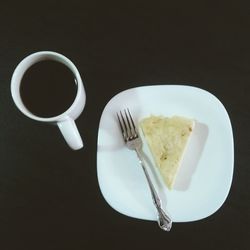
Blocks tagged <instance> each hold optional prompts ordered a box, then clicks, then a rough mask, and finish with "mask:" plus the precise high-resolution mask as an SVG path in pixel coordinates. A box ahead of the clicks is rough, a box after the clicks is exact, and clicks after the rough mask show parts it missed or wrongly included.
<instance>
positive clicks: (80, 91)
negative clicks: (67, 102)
mask: <svg viewBox="0 0 250 250" xmlns="http://www.w3.org/2000/svg"><path fill="white" fill-rule="evenodd" d="M43 60H54V61H57V62H60V63H63V64H64V65H66V66H67V67H68V68H69V69H70V70H71V71H72V73H73V74H74V77H75V79H76V84H77V94H76V97H75V100H74V101H73V103H72V105H71V106H70V107H69V108H68V109H67V110H65V112H63V113H62V114H60V115H57V116H54V117H49V118H43V117H39V116H36V115H34V114H33V113H31V112H30V111H29V110H28V109H27V108H26V106H25V105H24V103H23V101H22V98H21V95H20V85H21V80H22V77H23V75H24V73H25V72H26V71H27V69H28V68H29V67H31V66H32V65H33V64H35V63H37V62H39V61H43ZM11 94H12V98H13V100H14V102H15V104H16V106H17V107H18V109H19V110H20V111H21V112H22V113H23V114H24V115H26V116H27V117H29V118H31V119H34V120H36V121H40V122H45V123H50V124H55V125H57V126H58V127H59V129H60V131H61V133H62V135H63V137H64V139H65V140H66V142H67V143H68V145H69V146H70V147H71V148H72V149H74V150H77V149H80V148H82V147H83V142H82V139H81V136H80V134H79V131H78V129H77V127H76V124H75V119H76V118H77V117H78V116H79V115H80V114H81V112H82V110H83V108H84V106H85V101H86V94H85V90H84V87H83V83H82V79H81V76H80V74H79V72H78V70H77V68H76V66H75V65H74V64H73V63H72V62H71V61H70V60H69V59H68V58H67V57H65V56H63V55H61V54H59V53H56V52H52V51H41V52H36V53H33V54H31V55H29V56H27V57H25V58H24V59H23V60H22V61H21V62H20V63H19V64H18V65H17V67H16V69H15V71H14V73H13V75H12V78H11Z"/></svg>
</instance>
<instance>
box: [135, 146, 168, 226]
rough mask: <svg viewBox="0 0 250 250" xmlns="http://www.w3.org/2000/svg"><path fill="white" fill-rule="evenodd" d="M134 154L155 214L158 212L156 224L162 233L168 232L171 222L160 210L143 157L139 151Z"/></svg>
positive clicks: (158, 199) (159, 201)
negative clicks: (149, 193)
mask: <svg viewBox="0 0 250 250" xmlns="http://www.w3.org/2000/svg"><path fill="white" fill-rule="evenodd" d="M135 151H136V154H137V156H138V159H139V162H140V165H141V166H142V169H143V171H144V174H145V176H146V179H147V182H148V185H149V188H150V191H151V195H152V199H153V202H154V205H155V207H156V209H157V212H158V224H159V227H160V228H161V229H163V230H164V231H170V229H171V227H172V220H171V218H170V217H169V216H168V215H167V214H166V213H165V212H164V210H163V209H162V205H161V200H160V198H159V196H158V194H157V192H156V190H155V187H154V185H153V183H152V181H151V179H150V176H149V174H148V171H147V169H146V167H145V164H144V160H143V156H142V154H141V152H140V149H136V150H135Z"/></svg>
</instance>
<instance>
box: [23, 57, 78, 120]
mask: <svg viewBox="0 0 250 250" xmlns="http://www.w3.org/2000/svg"><path fill="white" fill-rule="evenodd" d="M20 93H21V98H22V101H23V103H24V105H25V106H26V108H27V109H28V110H29V111H30V112H31V113H33V114H34V115H37V116H40V117H52V116H57V115H59V114H61V113H63V112H64V111H66V110H67V109H68V108H69V107H70V106H71V105H72V103H73V101H74V99H75V97H76V93H77V83H76V79H75V77H74V75H73V73H72V72H71V70H70V69H69V68H68V67H67V66H65V65H64V64H62V63H60V62H56V61H53V60H45V61H40V62H37V63H35V64H33V65H32V66H31V67H30V68H29V69H28V70H27V71H26V72H25V74H24V76H23V78H22V81H21V85H20Z"/></svg>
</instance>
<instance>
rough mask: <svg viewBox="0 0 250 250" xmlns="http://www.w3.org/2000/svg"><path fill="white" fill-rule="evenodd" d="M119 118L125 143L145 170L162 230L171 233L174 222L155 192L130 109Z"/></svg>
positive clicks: (118, 114) (120, 114)
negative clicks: (133, 151)
mask: <svg viewBox="0 0 250 250" xmlns="http://www.w3.org/2000/svg"><path fill="white" fill-rule="evenodd" d="M117 118H118V121H119V125H120V128H121V132H122V136H123V139H124V142H125V144H126V146H127V148H128V149H131V150H135V152H136V154H137V156H138V159H139V162H140V165H141V166H142V169H143V171H144V174H145V176H146V179H147V182H148V185H149V188H150V191H151V195H152V199H153V202H154V205H155V207H156V209H157V212H158V224H159V226H160V228H161V229H163V230H165V231H170V229H171V227H172V220H171V218H170V217H169V216H168V215H167V214H166V213H165V212H164V211H163V209H162V204H161V199H160V197H159V196H158V194H157V192H156V190H155V187H154V185H153V183H152V181H151V179H150V176H149V174H148V171H147V169H146V167H145V164H144V161H143V156H142V153H141V149H142V140H141V138H140V136H139V133H138V132H137V129H136V126H135V124H134V121H133V118H132V116H131V114H130V112H129V109H126V110H124V111H123V112H122V111H120V112H119V113H117Z"/></svg>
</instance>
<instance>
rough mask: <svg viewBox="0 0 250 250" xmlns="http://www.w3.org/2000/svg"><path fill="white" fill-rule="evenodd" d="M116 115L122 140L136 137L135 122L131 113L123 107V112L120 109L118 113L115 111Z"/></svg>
mask: <svg viewBox="0 0 250 250" xmlns="http://www.w3.org/2000/svg"><path fill="white" fill-rule="evenodd" d="M116 115H117V118H118V121H119V125H120V128H121V132H122V135H123V138H124V140H125V141H128V140H131V139H135V138H137V137H138V133H137V131H136V127H135V123H134V121H133V118H132V115H131V113H130V112H129V109H128V108H127V109H124V111H123V112H122V111H120V112H119V113H116Z"/></svg>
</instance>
